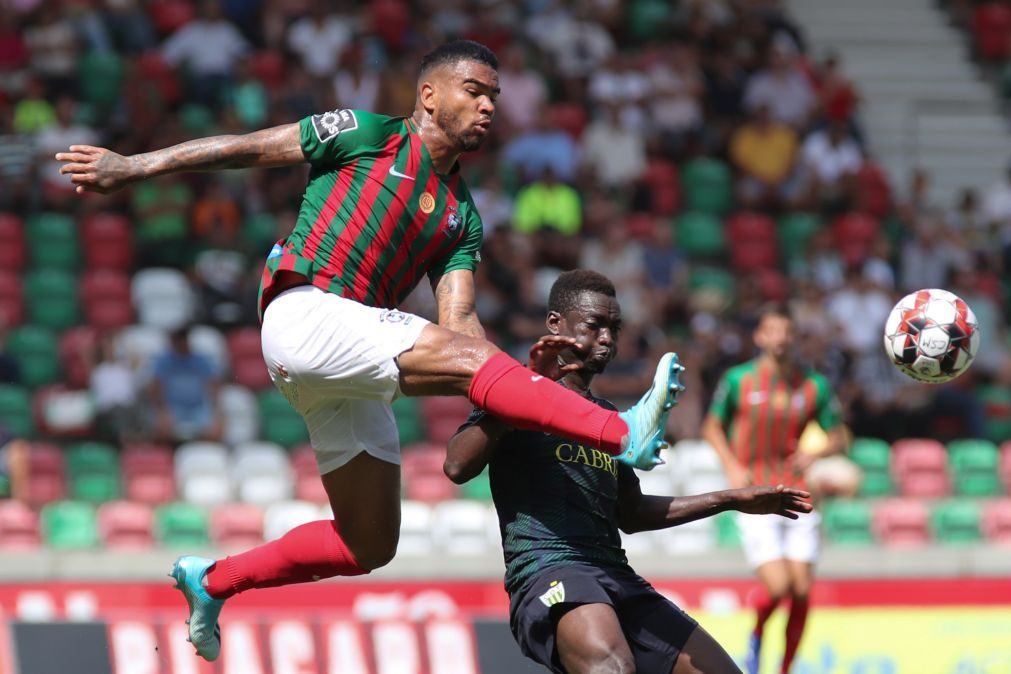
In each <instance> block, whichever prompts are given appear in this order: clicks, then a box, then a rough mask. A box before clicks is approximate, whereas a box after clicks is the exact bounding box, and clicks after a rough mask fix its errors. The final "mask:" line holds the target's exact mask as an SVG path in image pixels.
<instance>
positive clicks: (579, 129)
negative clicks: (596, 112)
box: [548, 103, 588, 141]
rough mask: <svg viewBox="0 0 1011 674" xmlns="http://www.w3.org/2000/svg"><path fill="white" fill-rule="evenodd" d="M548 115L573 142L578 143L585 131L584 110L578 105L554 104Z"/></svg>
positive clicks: (585, 119) (585, 118)
mask: <svg viewBox="0 0 1011 674" xmlns="http://www.w3.org/2000/svg"><path fill="white" fill-rule="evenodd" d="M548 115H549V117H550V118H551V120H552V121H553V122H554V123H555V125H556V126H558V127H559V128H560V129H561V130H562V131H564V132H565V133H567V134H569V135H570V136H572V139H573V140H577V141H578V140H579V139H580V137H581V136H582V135H583V131H584V130H585V129H586V123H587V121H588V119H587V117H586V110H584V109H583V106H582V105H579V104H578V103H555V104H553V105H552V106H551V107H550V109H549V111H548Z"/></svg>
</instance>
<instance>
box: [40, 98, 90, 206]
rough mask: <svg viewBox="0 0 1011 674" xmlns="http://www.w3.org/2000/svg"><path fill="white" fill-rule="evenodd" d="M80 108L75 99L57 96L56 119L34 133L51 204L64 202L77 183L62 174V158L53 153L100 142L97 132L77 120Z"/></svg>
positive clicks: (71, 193)
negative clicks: (57, 157) (56, 157)
mask: <svg viewBox="0 0 1011 674" xmlns="http://www.w3.org/2000/svg"><path fill="white" fill-rule="evenodd" d="M78 111H79V108H78V104H77V101H76V100H75V99H73V98H71V97H70V96H60V97H59V98H58V99H57V100H56V119H55V121H54V122H53V123H52V124H50V125H49V126H47V127H45V128H44V129H42V130H41V131H39V132H38V133H37V134H35V150H36V156H37V159H38V161H39V165H40V166H39V176H38V177H39V178H40V179H41V181H42V186H43V190H44V192H45V196H46V200H47V201H48V202H49V203H50V204H54V205H61V206H62V205H64V204H65V202H66V201H67V199H69V198H71V197H73V195H74V186H73V185H71V184H70V183H68V182H67V179H66V177H65V176H63V175H61V174H60V162H58V161H56V160H55V159H53V156H54V155H55V154H56V153H57V152H60V151H61V150H64V149H66V148H67V147H69V146H70V145H76V144H79V145H96V144H98V143H99V142H100V138H99V135H98V132H97V131H95V129H93V128H91V127H90V126H88V125H86V124H83V123H81V122H80V121H79V120H78V118H77V115H78Z"/></svg>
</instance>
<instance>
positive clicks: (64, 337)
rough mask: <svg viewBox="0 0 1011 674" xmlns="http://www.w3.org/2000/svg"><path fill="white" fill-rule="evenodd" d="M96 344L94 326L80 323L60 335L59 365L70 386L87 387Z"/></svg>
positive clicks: (96, 335) (96, 338)
mask: <svg viewBox="0 0 1011 674" xmlns="http://www.w3.org/2000/svg"><path fill="white" fill-rule="evenodd" d="M97 344H98V334H97V332H96V331H95V329H94V328H92V327H89V326H86V325H82V326H79V327H76V328H71V329H70V330H67V331H66V332H64V333H63V334H61V335H60V346H59V350H60V366H61V367H62V368H63V374H64V381H65V382H66V383H67V385H68V386H70V387H71V388H88V385H89V380H90V378H91V363H92V358H93V357H94V356H95V349H96V346H97Z"/></svg>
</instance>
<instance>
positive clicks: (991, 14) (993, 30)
mask: <svg viewBox="0 0 1011 674" xmlns="http://www.w3.org/2000/svg"><path fill="white" fill-rule="evenodd" d="M972 33H973V37H974V38H975V41H976V53H977V54H979V56H980V57H981V58H982V59H983V60H984V61H990V62H992V63H1000V62H1001V61H1005V60H1007V59H1008V58H1011V6H1008V5H1007V4H1005V3H1002V2H987V3H983V4H981V5H979V6H978V7H976V10H975V11H974V12H973V15H972Z"/></svg>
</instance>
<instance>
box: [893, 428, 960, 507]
mask: <svg viewBox="0 0 1011 674" xmlns="http://www.w3.org/2000/svg"><path fill="white" fill-rule="evenodd" d="M892 477H893V478H894V480H895V482H896V484H897V485H898V488H899V493H900V494H901V495H903V496H909V497H922V498H938V497H941V496H947V495H948V494H949V493H950V492H951V481H950V478H949V475H948V453H947V451H945V448H944V445H942V444H941V443H940V442H938V441H936V440H924V439H915V438H910V439H907V440H898V441H896V442H895V443H894V444H893V445H892Z"/></svg>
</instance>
